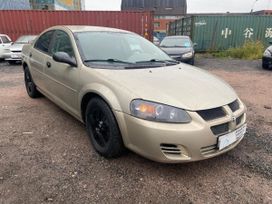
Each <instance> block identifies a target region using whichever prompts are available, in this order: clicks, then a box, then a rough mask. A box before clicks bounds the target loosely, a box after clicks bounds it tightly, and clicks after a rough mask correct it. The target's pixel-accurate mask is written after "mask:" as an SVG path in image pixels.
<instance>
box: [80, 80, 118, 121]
mask: <svg viewBox="0 0 272 204" xmlns="http://www.w3.org/2000/svg"><path fill="white" fill-rule="evenodd" d="M95 97H97V98H100V99H101V100H103V101H104V102H105V103H106V104H107V105H108V106H109V107H110V109H111V110H112V111H113V110H119V111H120V110H121V106H120V103H119V101H118V99H117V97H116V95H115V94H114V93H113V92H112V91H111V90H110V89H109V88H107V87H105V86H103V85H100V84H93V85H92V88H88V89H86V90H85V91H84V92H82V93H81V94H80V101H79V104H80V110H81V118H82V120H83V122H84V123H85V112H86V108H87V105H88V103H89V101H90V100H91V99H92V98H95ZM114 115H115V114H114ZM115 117H116V116H115Z"/></svg>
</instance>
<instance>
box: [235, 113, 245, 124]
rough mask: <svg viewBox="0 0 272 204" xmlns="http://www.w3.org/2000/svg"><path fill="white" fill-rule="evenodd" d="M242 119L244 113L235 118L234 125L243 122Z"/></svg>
mask: <svg viewBox="0 0 272 204" xmlns="http://www.w3.org/2000/svg"><path fill="white" fill-rule="evenodd" d="M243 119H244V114H243V115H241V116H240V117H238V118H237V119H236V125H237V126H238V125H241V123H242V122H243Z"/></svg>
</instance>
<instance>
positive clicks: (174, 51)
mask: <svg viewBox="0 0 272 204" xmlns="http://www.w3.org/2000/svg"><path fill="white" fill-rule="evenodd" d="M161 49H162V50H163V51H164V52H166V53H167V54H168V55H180V54H184V53H186V52H190V51H193V50H192V48H183V47H161Z"/></svg>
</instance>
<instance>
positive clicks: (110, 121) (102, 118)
mask: <svg viewBox="0 0 272 204" xmlns="http://www.w3.org/2000/svg"><path fill="white" fill-rule="evenodd" d="M85 117H86V127H87V131H88V134H89V137H90V139H91V142H92V144H93V146H94V148H95V150H96V151H97V152H98V153H99V154H100V155H102V156H104V157H107V158H114V157H118V156H120V155H121V154H122V153H123V151H124V149H125V148H124V145H123V140H122V137H121V134H120V131H119V127H118V125H117V122H116V120H115V117H114V115H113V113H112V111H111V109H110V107H109V106H108V105H107V104H106V103H105V102H104V101H103V100H102V99H100V98H93V99H91V101H90V102H89V104H88V106H87V110H86V114H85Z"/></svg>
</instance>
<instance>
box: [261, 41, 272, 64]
mask: <svg viewBox="0 0 272 204" xmlns="http://www.w3.org/2000/svg"><path fill="white" fill-rule="evenodd" d="M270 44H272V42H271V43H270ZM263 68H264V69H272V45H270V46H269V47H268V48H267V49H266V50H265V51H264V54H263Z"/></svg>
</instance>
